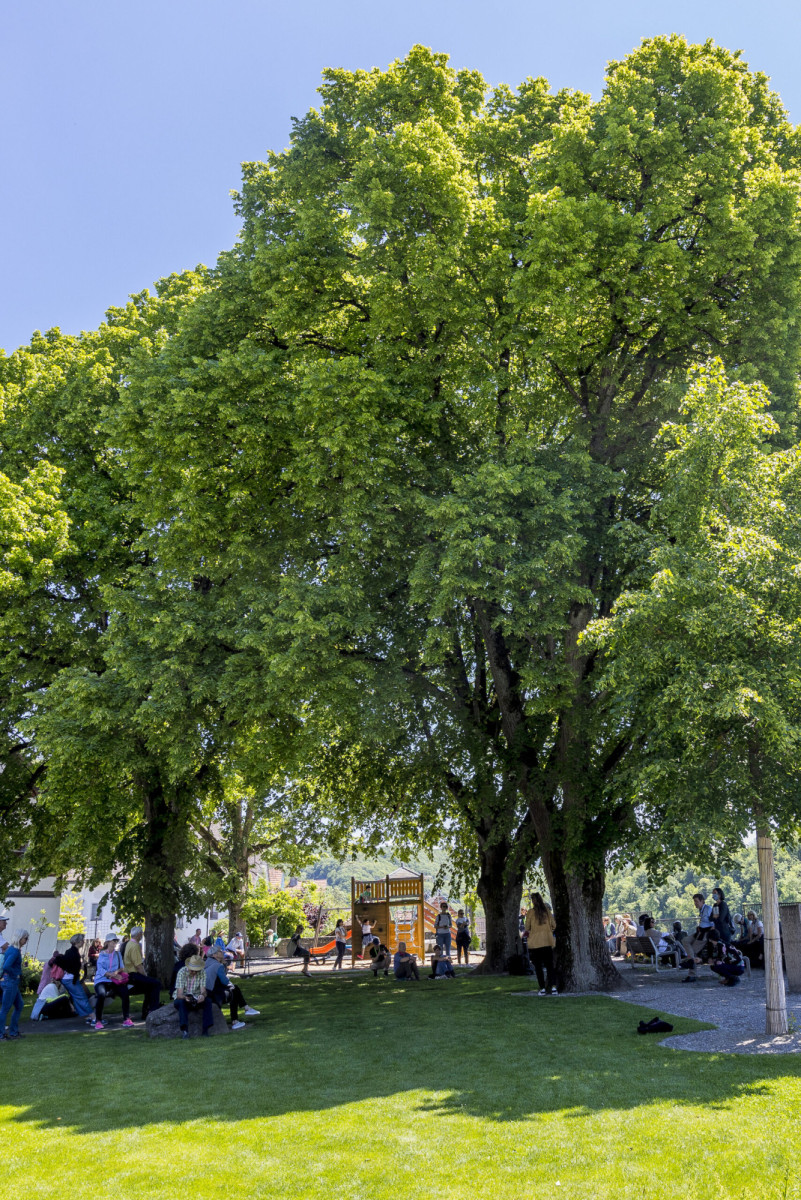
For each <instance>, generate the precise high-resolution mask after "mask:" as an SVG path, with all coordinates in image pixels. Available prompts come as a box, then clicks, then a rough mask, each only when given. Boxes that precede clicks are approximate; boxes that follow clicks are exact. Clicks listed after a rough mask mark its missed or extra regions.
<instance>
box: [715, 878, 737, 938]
mask: <svg viewBox="0 0 801 1200" xmlns="http://www.w3.org/2000/svg"><path fill="white" fill-rule="evenodd" d="M712 903H713V904H714V906H715V908H716V909H717V912H716V913H715V914H714V915H713V917H712V921H713V924H714V926H715V929H717V931H718V933H719V934H720V937H721V941H722V942H724V943H725V945H727V946H728V945H729V943H730V942H733V941H734V937H735V933H736V931H735V928H734V922H733V921H732V919H731V913H730V912H729V906H728V904H727V903H726V897H725V896H724V895H723V892H722V891H721V889H720V888H713V889H712Z"/></svg>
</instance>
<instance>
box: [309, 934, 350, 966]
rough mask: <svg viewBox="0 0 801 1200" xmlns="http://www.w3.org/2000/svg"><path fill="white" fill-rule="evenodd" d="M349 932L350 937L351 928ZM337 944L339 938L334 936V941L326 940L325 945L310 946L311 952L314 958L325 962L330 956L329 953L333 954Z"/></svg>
mask: <svg viewBox="0 0 801 1200" xmlns="http://www.w3.org/2000/svg"><path fill="white" fill-rule="evenodd" d="M347 933H348V937H350V930H348V931H347ZM336 944H337V940H336V938H334V940H333V941H331V942H326V943H325V945H324V946H310V947H309V954H310V955H311V956H312V958H316V959H317V960H318V962H325V960H326V959H327V958H328V955H329V954H333V952H334V948H335V946H336Z"/></svg>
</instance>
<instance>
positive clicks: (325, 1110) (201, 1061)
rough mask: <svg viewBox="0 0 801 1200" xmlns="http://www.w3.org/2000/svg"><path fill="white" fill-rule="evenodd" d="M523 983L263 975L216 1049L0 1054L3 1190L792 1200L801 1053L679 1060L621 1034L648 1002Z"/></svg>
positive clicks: (104, 1039) (49, 1040) (42, 1045)
mask: <svg viewBox="0 0 801 1200" xmlns="http://www.w3.org/2000/svg"><path fill="white" fill-rule="evenodd" d="M525 986H526V984H525V983H523V984H521V981H520V980H513V979H502V980H491V979H475V978H471V977H463V978H460V979H459V980H457V981H455V982H449V983H428V982H426V981H422V982H421V983H420V984H411V983H410V984H406V985H398V984H395V983H394V982H393V981H391V980H383V979H381V980H379V981H375V980H373V979H372V978H369V979H367V978H365V977H364V976H361V977H349V976H346V977H345V978H341V979H332V978H330V977H329V978H326V979H322V978H318V979H314V978H312V980H302V979H297V978H272V979H269V980H262V981H260V982H254V981H250V982H249V983H248V986H247V990H246V994H247V995H248V998H249V999H251V1000H252V1001H253V1002H255V1003H256V1004H257V1006H258V1007H260V1008H261V1011H262V1015H261V1016H260V1017H259V1018H256V1019H254V1021H253V1025H252V1027H251V1028H250V1029H248V1030H246V1031H242V1032H240V1033H238V1034H232V1035H230V1036H228V1037H223V1038H217V1039H209V1040H207V1041H205V1040H204V1041H201V1040H200V1039H192V1040H190V1041H189V1042H180V1041H155V1042H154V1041H150V1040H149V1039H148V1038H147V1037H146V1036H145V1034H144V1033H143V1032H140V1031H121V1032H113V1033H112V1032H106V1033H102V1034H95V1033H92V1032H87V1033H86V1034H83V1033H81V1034H65V1035H63V1036H55V1035H52V1034H49V1035H45V1036H36V1035H33V1036H29V1037H27V1038H25V1039H24V1040H21V1041H19V1042H17V1043H2V1045H0V1146H2V1154H1V1155H0V1157H2V1180H3V1186H2V1195H3V1196H7V1197H9V1200H10V1198H11V1197H21V1196H24V1195H31V1194H32V1195H35V1196H36V1197H37V1200H50V1198H51V1197H53V1198H55V1197H59V1198H60V1197H63V1196H64V1195H69V1194H74V1193H76V1192H78V1193H83V1192H89V1193H98V1192H99V1193H100V1194H109V1193H112V1192H113V1193H114V1194H116V1195H118V1196H120V1197H121V1198H123V1200H139V1198H140V1197H148V1198H152V1197H155V1198H161V1197H172V1196H175V1195H180V1194H189V1195H191V1196H192V1197H193V1200H205V1197H209V1198H211V1197H214V1198H215V1200H216V1198H218V1197H220V1196H222V1195H225V1196H255V1197H276V1198H281V1200H284V1198H287V1200H288V1198H290V1197H292V1198H303V1200H306V1198H309V1200H316V1198H317V1197H321V1198H323V1197H324V1198H325V1200H335V1198H339V1197H346V1198H347V1200H351V1198H355V1197H359V1198H361V1200H384V1198H389V1197H392V1198H393V1200H398V1198H399V1197H402V1198H404V1200H406V1198H410V1200H417V1198H418V1197H429V1196H439V1197H449V1198H454V1200H456V1198H458V1200H477V1198H479V1197H491V1198H492V1200H529V1198H530V1197H541V1196H543V1197H544V1196H560V1197H570V1198H575V1200H578V1198H579V1197H581V1198H585V1197H609V1198H614V1200H630V1198H631V1200H633V1198H635V1197H636V1198H638V1200H640V1198H645V1200H651V1198H659V1200H661V1198H663V1197H664V1198H669V1200H672V1198H673V1197H687V1198H690V1197H692V1198H693V1200H706V1198H707V1197H708V1198H710V1200H711V1198H713V1197H714V1198H715V1200H719V1198H727V1197H741V1196H742V1197H745V1196H751V1195H752V1194H755V1193H756V1194H758V1195H760V1196H761V1197H770V1198H772V1197H776V1198H778V1197H782V1198H784V1200H791V1198H792V1197H801V1134H799V1127H798V1114H799V1109H800V1105H801V1062H799V1061H798V1060H797V1059H796V1058H795V1057H794V1056H791V1055H790V1056H783V1057H775V1058H770V1057H767V1058H766V1057H742V1056H735V1055H713V1054H696V1053H692V1054H690V1053H686V1052H683V1051H677V1050H671V1049H669V1048H667V1047H661V1046H660V1045H659V1043H658V1039H657V1038H655V1037H645V1038H644V1037H638V1036H637V1035H636V1033H635V1030H636V1026H637V1021H638V1020H639V1019H640V1017H641V1016H643V1015H647V1016H651V1015H653V1010H651V1009H649V1010H647V1012H646V1010H642V1009H639V1008H634V1007H632V1006H630V1005H625V1004H620V1003H619V1002H617V1001H614V1000H611V999H606V998H602V997H599V998H578V997H577V998H570V997H559V998H555V999H551V998H542V999H540V998H539V997H521V996H515V995H514V994H513V993H514V992H519V991H520V990H521V988H522V987H525ZM673 1023H674V1025H675V1027H676V1032H678V1033H682V1032H690V1031H691V1030H693V1029H697V1028H701V1026H699V1025H698V1024H697V1023H695V1022H692V1021H688V1020H682V1019H679V1018H674V1019H673ZM24 1027H25V1026H24V1024H23V1029H24Z"/></svg>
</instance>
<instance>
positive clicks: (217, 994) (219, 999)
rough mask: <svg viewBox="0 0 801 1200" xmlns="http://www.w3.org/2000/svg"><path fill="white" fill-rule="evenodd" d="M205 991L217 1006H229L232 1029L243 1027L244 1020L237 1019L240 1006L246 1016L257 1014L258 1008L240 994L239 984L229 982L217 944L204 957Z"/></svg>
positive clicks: (222, 953)
mask: <svg viewBox="0 0 801 1200" xmlns="http://www.w3.org/2000/svg"><path fill="white" fill-rule="evenodd" d="M206 992H207V993H208V995H209V996H211V998H212V1000H213V1002H214V1003H215V1004H216V1005H218V1006H219V1008H222V1006H223V1005H224V1004H227V1005H228V1006H229V1008H230V1010H231V1028H232V1029H244V1028H245V1022H244V1021H240V1020H239V1009H240V1008H242V1009H244V1011H245V1016H246V1017H257V1016H258V1015H259V1010H258V1009H257V1008H251V1007H250V1005H249V1004H248V1002H247V1000H246V999H245V997H244V996H243V995H242V992H241V991H240V989H239V984H237V983H231V980H230V979H229V978H228V974H227V972H226V970H225V954H224V952H223V951H222V950H220V949H219V948H218V947H217V946H213V947H212V950H211V953H210V954H209V956H208V958H207V959H206Z"/></svg>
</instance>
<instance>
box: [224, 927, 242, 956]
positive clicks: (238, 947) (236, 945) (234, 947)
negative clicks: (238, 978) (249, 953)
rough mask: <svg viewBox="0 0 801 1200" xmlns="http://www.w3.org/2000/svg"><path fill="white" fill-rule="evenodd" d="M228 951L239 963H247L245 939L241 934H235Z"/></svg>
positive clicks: (227, 947)
mask: <svg viewBox="0 0 801 1200" xmlns="http://www.w3.org/2000/svg"><path fill="white" fill-rule="evenodd" d="M226 949H227V950H228V951H229V952H230V953H231V954H233V956H234V958H235V959H236V961H237V962H238V963H243V962H244V961H245V939H244V937H243V936H242V934H241V933H235V934H234V936H233V937H232V938H231V940H230V942H229V943H228V945H227V946H226Z"/></svg>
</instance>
